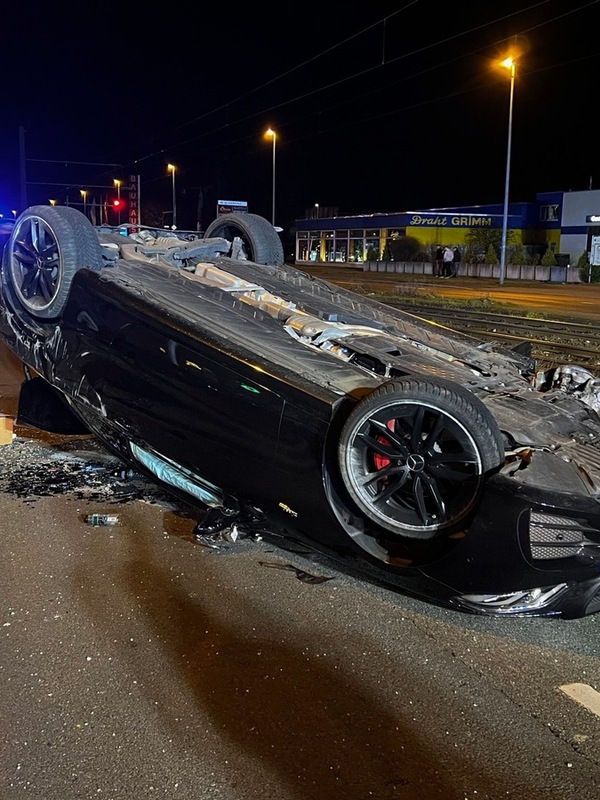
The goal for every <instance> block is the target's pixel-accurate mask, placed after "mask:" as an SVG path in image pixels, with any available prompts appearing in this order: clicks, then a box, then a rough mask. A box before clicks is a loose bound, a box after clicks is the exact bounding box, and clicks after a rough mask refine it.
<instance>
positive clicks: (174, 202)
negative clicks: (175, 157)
mask: <svg viewBox="0 0 600 800" xmlns="http://www.w3.org/2000/svg"><path fill="white" fill-rule="evenodd" d="M167 170H168V171H169V172H172V173H173V230H175V228H176V227H177V201H176V199H175V164H167Z"/></svg>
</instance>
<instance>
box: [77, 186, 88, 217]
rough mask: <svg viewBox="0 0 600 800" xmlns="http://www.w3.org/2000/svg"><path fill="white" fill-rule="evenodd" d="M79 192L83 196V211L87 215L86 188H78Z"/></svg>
mask: <svg viewBox="0 0 600 800" xmlns="http://www.w3.org/2000/svg"><path fill="white" fill-rule="evenodd" d="M79 193H80V195H81V196H82V197H83V213H84V215H85V216H87V194H88V193H87V189H80V190H79Z"/></svg>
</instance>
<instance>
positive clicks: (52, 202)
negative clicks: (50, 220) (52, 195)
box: [48, 200, 58, 206]
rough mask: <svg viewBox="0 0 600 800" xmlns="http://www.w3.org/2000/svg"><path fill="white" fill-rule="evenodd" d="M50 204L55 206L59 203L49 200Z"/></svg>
mask: <svg viewBox="0 0 600 800" xmlns="http://www.w3.org/2000/svg"><path fill="white" fill-rule="evenodd" d="M48 202H49V203H50V205H51V206H55V205H56V203H57V202H58V201H57V200H48Z"/></svg>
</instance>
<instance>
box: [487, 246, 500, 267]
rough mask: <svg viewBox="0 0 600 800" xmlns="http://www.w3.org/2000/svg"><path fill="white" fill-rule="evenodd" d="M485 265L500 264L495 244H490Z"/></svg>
mask: <svg viewBox="0 0 600 800" xmlns="http://www.w3.org/2000/svg"><path fill="white" fill-rule="evenodd" d="M485 263H486V264H498V254H497V253H496V250H495V248H494V245H493V244H490V245H489V247H488V249H487V252H486V254H485Z"/></svg>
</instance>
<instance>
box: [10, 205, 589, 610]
mask: <svg viewBox="0 0 600 800" xmlns="http://www.w3.org/2000/svg"><path fill="white" fill-rule="evenodd" d="M57 212H58V215H57ZM71 212H72V210H69V213H68V214H66V215H63V216H60V209H52V210H49V209H46V208H45V207H33V208H32V209H29V210H28V211H27V212H24V214H23V215H22V217H21V218H20V219H19V220H17V222H16V225H15V231H14V233H13V234H12V236H11V238H10V241H9V242H8V243H7V245H6V247H5V249H4V255H3V262H2V283H1V287H2V292H1V295H0V336H2V338H3V340H4V342H5V343H6V344H7V345H8V347H9V348H10V349H11V350H12V351H13V352H14V353H15V354H16V355H17V356H18V357H19V358H20V359H21V360H22V361H23V362H24V364H25V365H27V367H28V368H29V369H30V370H34V371H35V372H36V373H38V375H39V376H41V379H42V380H43V381H44V385H45V386H47V387H50V388H51V390H52V391H55V392H57V393H58V394H59V396H60V398H61V403H60V404H59V405H58V408H59V409H60V408H64V409H65V410H66V407H67V405H68V407H69V409H70V410H71V411H72V412H73V413H74V414H75V415H76V417H77V419H78V420H80V421H82V422H83V423H84V424H85V426H86V428H87V429H89V430H91V431H92V432H93V433H95V434H96V435H97V436H98V437H99V438H100V439H101V440H102V441H103V442H104V443H105V444H106V445H107V446H108V447H109V448H110V449H111V450H112V451H114V452H115V453H116V454H117V455H118V456H119V457H120V458H122V459H123V460H124V461H125V462H126V463H128V464H130V465H132V466H134V467H135V468H136V469H141V470H143V471H146V472H147V473H148V474H149V475H151V476H152V477H153V478H154V479H156V480H158V481H159V482H161V483H163V484H164V485H166V486H168V487H169V489H170V490H171V491H173V492H174V493H176V494H178V495H179V496H181V497H182V498H183V499H185V500H186V501H187V502H191V503H192V504H194V505H197V507H198V509H199V513H200V512H202V513H204V512H205V511H206V509H207V508H213V509H215V508H217V509H218V508H225V509H231V510H232V514H233V517H232V518H233V519H235V522H236V524H238V525H240V526H243V525H244V524H246V523H248V524H250V523H251V524H252V526H254V529H256V526H263V528H264V530H265V531H275V532H277V533H280V534H281V535H283V536H288V537H299V538H300V539H302V541H305V542H307V543H310V544H311V546H313V547H314V548H315V549H317V550H321V551H323V552H327V553H331V554H334V555H335V557H337V558H341V559H345V560H346V562H347V563H348V564H350V565H352V567H353V568H356V569H358V570H360V571H362V573H363V574H364V575H365V576H366V577H369V579H373V580H377V581H379V582H381V583H383V584H384V585H386V586H388V587H390V588H392V589H397V590H400V591H403V592H406V593H410V594H412V595H415V596H419V597H423V598H425V599H427V600H430V601H433V602H437V603H442V604H444V605H448V606H451V607H454V608H457V609H461V610H464V611H467V612H471V613H480V614H497V615H509V614H514V615H547V616H561V615H562V616H564V617H578V616H583V615H586V614H590V613H594V612H596V611H597V610H598V608H600V572H599V569H600V503H599V497H600V419H599V417H598V414H597V411H596V397H597V384H596V380H595V378H594V376H592V375H589V374H585V375H582V374H581V372H578V371H577V370H576V369H574V368H569V367H565V368H556V369H555V370H551V371H547V372H537V371H536V365H535V364H534V362H533V361H532V360H531V358H529V357H528V356H527V355H526V354H525V355H523V353H522V352H521V351H522V348H517V349H516V350H513V351H510V350H503V349H502V348H501V347H499V346H497V345H494V344H493V343H482V342H478V341H476V340H474V339H472V338H470V337H468V336H465V335H462V334H459V333H457V332H455V331H452V330H449V329H447V328H445V327H442V326H440V325H437V324H434V323H431V322H428V321H426V320H424V319H421V318H420V317H418V316H417V315H414V314H411V313H408V312H404V311H401V310H398V309H393V308H390V307H388V306H385V305H383V304H381V303H377V302H375V301H372V300H370V299H368V298H365V297H362V296H359V295H356V294H354V293H352V292H349V291H346V290H343V289H340V288H339V287H336V286H333V285H331V284H328V283H326V282H324V281H321V280H317V279H314V278H313V277H311V276H310V275H307V274H305V273H303V272H301V271H299V270H297V269H295V268H293V267H290V266H287V265H285V264H283V263H274V264H259V263H256V262H254V261H252V260H250V259H249V258H248V257H247V254H246V253H245V252H244V248H243V247H240V246H239V242H237V245H238V246H237V248H236V240H234V241H233V242H228V241H225V240H223V239H219V238H215V239H204V240H200V239H198V238H197V237H193V236H192V235H189V234H186V235H180V236H179V237H177V236H171V237H168V238H167V237H161V236H160V235H158V236H157V235H154V236H153V238H149V236H150V235H149V234H147V236H146V237H143V236H141V235H140V233H139V231H134V232H129V233H130V235H129V236H123V235H121V233H115V232H112V231H107V230H96V231H94V235H95V236H97V239H98V245H97V248H96V244H95V241H94V240H93V239H92V238H90V235H89V230H93V229H92V228H91V225H89V223H88V222H87V220H85V218H83V216H82V215H79V216H81V220H79V219H78V217H77V216H76V214H77V213H78V212H76V213H75V214H73V213H71ZM250 222H251V220H250ZM231 225H233V228H234V230H235V220H233V221H232V223H231ZM80 226H81V231H82V232H81V231H80ZM88 228H89V230H88ZM263 228H264V226H262V227H261V228H260V230H261V232H262V231H263ZM229 229H230V226H229V225H228V226H227V230H229ZM248 230H249V231H250V234H252V228H251V227H250V228H248V226H245V227H244V229H243V230H242V231H241V235H242V238H243V235H247V234H248ZM80 239H82V240H83V244H82V245H81V244H80ZM40 241H42V244H43V246H40V244H39V242H40ZM246 244H247V243H246ZM276 244H277V243H276V242H271V243H269V244H268V246H267V247H266V248H264V252H268V253H276V252H277V246H276ZM78 248H79V249H78ZM32 250H34V251H37V255H36V256H35V258H34V259H32V258H31V257H30V253H31V251H32ZM46 251H47V252H50V253H51V255H50V256H49V257H48V259H47V262H48V263H50V262H51V263H52V271H51V272H49V274H48V275H46V276H44V275H42V282H41V283H40V284H34V283H33V279H34V277H35V276H38V275H39V274H40V273H42V270H43V269H44V268H45V264H44V263H42V258H41V255H40V254H41V253H42V252H46ZM73 251H75V252H74V255H73ZM65 252H67V253H70V254H71V255H72V258H71V261H69V258H68V257H66V256H65ZM35 259H37V261H36V260H35ZM61 259H62V260H61ZM78 259H79V261H80V262H81V263H78ZM63 260H64V263H65V264H66V266H65V267H64V268H63ZM281 260H282V259H281ZM275 261H276V262H279V259H277V258H276V259H275ZM86 262H89V263H86ZM33 263H35V264H37V267H36V270H37V271H36V272H35V276H33V277H32V273H31V271H30V267H31V264H33ZM36 279H37V277H36ZM32 287H33V288H32ZM54 300H57V303H56V306H54V305H53V303H54ZM36 380H40V378H36ZM27 391H28V389H27V388H26V387H24V391H23V394H24V395H25V394H26V393H27ZM63 401H66V402H63ZM23 417H24V419H27V415H26V414H25V413H24V414H23Z"/></svg>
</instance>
